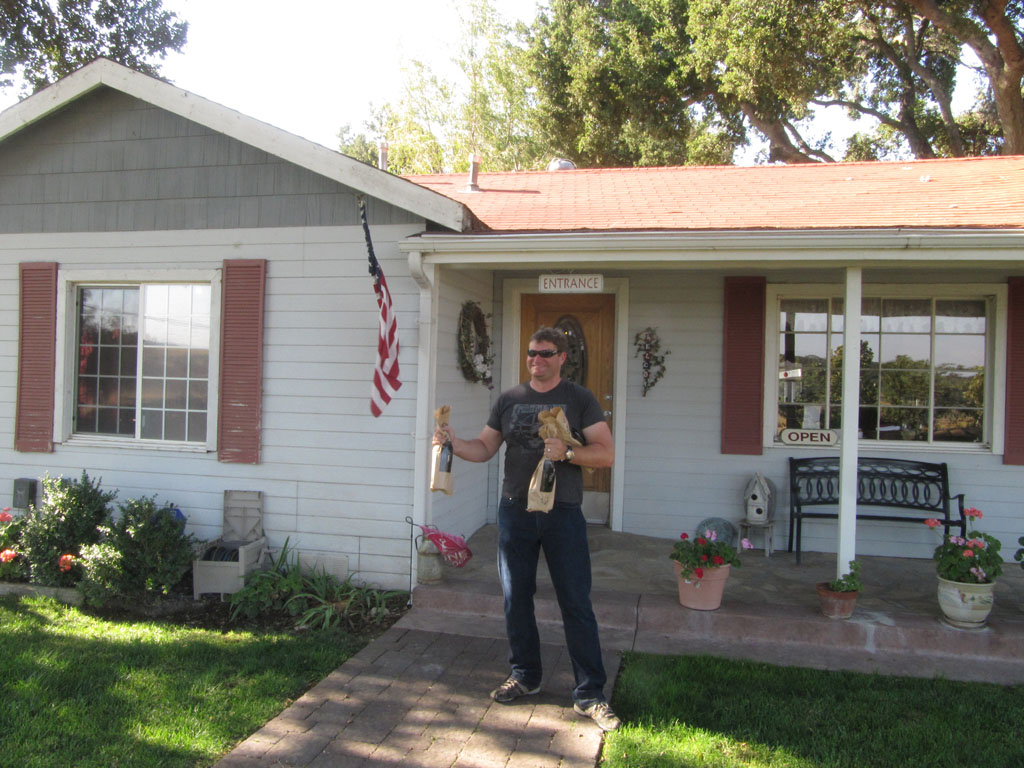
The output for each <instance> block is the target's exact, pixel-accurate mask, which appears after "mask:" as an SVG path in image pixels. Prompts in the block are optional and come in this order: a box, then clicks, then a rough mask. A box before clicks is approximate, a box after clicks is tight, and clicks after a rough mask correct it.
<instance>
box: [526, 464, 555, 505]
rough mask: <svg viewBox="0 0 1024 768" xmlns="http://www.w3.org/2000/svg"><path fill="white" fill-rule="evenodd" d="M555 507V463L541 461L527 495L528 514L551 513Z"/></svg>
mask: <svg viewBox="0 0 1024 768" xmlns="http://www.w3.org/2000/svg"><path fill="white" fill-rule="evenodd" d="M553 506H555V462H553V461H551V459H541V460H540V461H539V462H537V468H536V469H535V470H533V477H531V478H530V490H529V491H528V492H527V494H526V511H527V512H550V511H551V508H552V507H553Z"/></svg>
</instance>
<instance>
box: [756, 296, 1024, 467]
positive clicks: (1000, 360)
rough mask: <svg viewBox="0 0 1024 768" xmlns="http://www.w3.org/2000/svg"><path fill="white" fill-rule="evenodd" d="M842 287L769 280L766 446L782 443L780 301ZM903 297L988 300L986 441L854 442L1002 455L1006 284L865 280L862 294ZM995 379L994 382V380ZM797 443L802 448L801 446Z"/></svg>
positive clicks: (889, 448)
mask: <svg viewBox="0 0 1024 768" xmlns="http://www.w3.org/2000/svg"><path fill="white" fill-rule="evenodd" d="M844 294H845V288H844V286H843V285H842V284H841V283H769V284H768V286H767V287H766V290H765V299H766V301H765V312H766V315H767V316H766V317H765V346H764V365H765V368H764V381H765V387H764V435H763V443H764V447H765V448H783V449H785V450H788V451H792V450H793V447H792V446H787V445H784V444H782V443H779V442H776V441H775V433H776V428H777V425H778V402H779V333H780V329H779V300H780V299H782V298H786V299H811V298H817V299H820V298H822V297H825V298H828V297H830V296H839V297H842V296H843V295H844ZM879 297H885V298H908V299H934V298H943V299H946V298H954V299H986V300H991V301H992V304H993V307H992V323H991V325H992V327H991V329H990V330H989V332H988V333H987V334H986V336H987V339H986V344H987V349H986V353H985V358H986V360H988V361H989V370H986V372H985V403H986V407H985V422H984V430H985V434H986V435H987V436H988V440H987V441H986V442H984V443H926V442H902V441H898V440H893V441H888V440H886V441H880V440H859V441H858V446H859V447H860V448H864V449H873V450H878V449H879V448H880V447H882V448H884V449H885V451H886V452H897V451H935V452H943V453H979V452H981V453H993V454H997V455H1002V453H1003V438H1004V424H1005V411H1006V387H1005V386H1004V383H1005V378H1006V302H1007V287H1006V284H1005V283H967V284H963V283H957V284H951V283H924V284H919V285H918V284H908V285H903V284H894V283H865V284H864V287H863V298H865V299H867V298H879ZM997 383H998V384H997ZM803 449H804V448H803V446H801V450H803ZM809 450H826V451H832V452H833V453H834V452H835V448H834V447H833V448H828V447H826V446H814V447H811V448H809Z"/></svg>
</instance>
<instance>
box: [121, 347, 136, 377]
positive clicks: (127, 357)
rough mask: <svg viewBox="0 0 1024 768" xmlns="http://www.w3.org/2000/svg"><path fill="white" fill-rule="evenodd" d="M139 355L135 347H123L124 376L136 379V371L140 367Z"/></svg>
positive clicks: (122, 372)
mask: <svg viewBox="0 0 1024 768" xmlns="http://www.w3.org/2000/svg"><path fill="white" fill-rule="evenodd" d="M138 357H139V353H138V350H137V349H136V348H135V347H128V346H125V347H122V348H121V370H120V373H121V375H122V376H131V377H132V378H133V379H134V378H135V374H136V369H137V366H138Z"/></svg>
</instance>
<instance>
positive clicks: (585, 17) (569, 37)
mask: <svg viewBox="0 0 1024 768" xmlns="http://www.w3.org/2000/svg"><path fill="white" fill-rule="evenodd" d="M686 24H687V7H686V3H685V2H668V1H664V0H552V3H551V6H550V9H548V10H546V11H542V12H541V13H540V14H539V15H538V16H537V19H536V20H535V21H534V23H533V25H532V26H531V27H530V28H529V30H527V31H526V33H525V37H526V41H527V43H528V45H529V57H528V64H529V66H530V76H531V80H532V81H533V83H534V85H535V86H536V88H537V95H538V111H539V116H538V124H539V127H540V129H541V131H542V133H543V135H544V137H545V139H546V142H547V143H549V144H551V145H552V146H553V147H554V148H555V149H556V150H557V151H558V152H559V153H560V154H562V155H564V156H566V157H568V158H569V159H571V160H573V161H574V162H576V163H577V164H583V165H591V166H616V165H678V164H685V163H704V164H722V163H728V162H731V158H732V154H733V151H734V149H735V148H736V147H737V146H738V145H740V144H741V143H742V142H743V140H744V130H743V127H742V125H741V123H740V115H739V112H738V110H736V109H735V107H734V105H733V104H732V103H731V102H730V103H719V102H718V101H717V100H716V98H715V96H716V94H715V89H714V84H713V81H712V80H711V79H708V78H701V77H698V76H697V73H696V72H695V70H694V69H693V67H692V66H690V64H689V63H688V62H687V55H688V52H689V50H690V49H691V47H692V40H691V38H690V37H689V35H688V34H687V32H686Z"/></svg>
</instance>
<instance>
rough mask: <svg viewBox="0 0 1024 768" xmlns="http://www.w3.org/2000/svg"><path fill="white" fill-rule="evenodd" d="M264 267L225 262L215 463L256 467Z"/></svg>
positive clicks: (259, 262)
mask: <svg viewBox="0 0 1024 768" xmlns="http://www.w3.org/2000/svg"><path fill="white" fill-rule="evenodd" d="M266 276H267V262H266V261H265V260H263V259H252V260H244V259H235V260H231V261H225V262H224V274H223V280H222V291H223V293H222V295H223V300H222V301H221V334H220V401H219V402H220V405H219V413H218V419H219V422H218V425H217V457H218V458H219V459H220V460H221V461H227V462H234V463H238V464H259V462H260V422H261V418H262V414H263V294H264V287H265V285H266Z"/></svg>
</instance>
